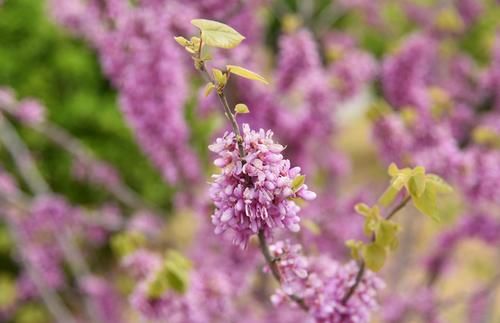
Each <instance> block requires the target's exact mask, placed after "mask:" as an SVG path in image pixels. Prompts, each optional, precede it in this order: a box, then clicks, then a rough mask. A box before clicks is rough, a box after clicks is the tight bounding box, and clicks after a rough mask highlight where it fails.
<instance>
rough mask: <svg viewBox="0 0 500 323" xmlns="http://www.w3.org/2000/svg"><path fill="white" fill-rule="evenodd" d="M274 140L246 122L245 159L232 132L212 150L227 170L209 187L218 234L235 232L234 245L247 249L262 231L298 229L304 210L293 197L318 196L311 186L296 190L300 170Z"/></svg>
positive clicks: (226, 134)
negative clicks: (254, 237)
mask: <svg viewBox="0 0 500 323" xmlns="http://www.w3.org/2000/svg"><path fill="white" fill-rule="evenodd" d="M272 136H273V133H272V132H271V131H267V132H266V131H264V130H263V129H260V130H259V131H254V130H250V127H249V126H248V125H247V124H243V143H242V145H243V150H244V152H245V156H244V157H241V156H240V155H239V151H238V144H237V137H236V135H235V134H234V133H232V132H231V133H228V132H226V133H225V134H224V136H223V137H222V138H218V139H217V140H216V142H215V143H214V144H213V145H210V146H209V149H210V150H211V151H213V152H214V153H216V154H217V155H218V158H217V159H216V160H215V161H214V164H215V165H216V166H217V167H220V168H221V169H222V172H221V174H218V175H214V176H213V178H214V182H213V183H211V187H210V196H211V198H212V200H213V201H214V204H215V212H214V214H213V216H212V223H213V224H214V225H215V233H216V234H220V233H222V232H225V231H226V230H228V229H231V230H232V231H233V232H234V233H235V234H236V236H235V238H234V240H233V242H234V243H235V244H237V245H240V246H241V247H242V248H244V247H245V246H246V245H247V242H248V239H249V238H250V236H251V235H252V234H256V233H258V232H259V231H260V230H263V231H264V234H265V235H266V236H270V235H271V231H272V229H274V228H287V229H288V230H290V231H292V232H297V231H299V229H300V226H299V221H300V219H299V216H298V215H297V213H298V211H299V210H300V208H299V206H298V205H297V204H296V203H295V202H294V201H293V200H292V199H293V198H297V197H299V198H302V199H304V200H313V199H314V198H316V194H315V193H313V192H311V191H309V190H308V189H307V185H304V184H300V185H299V187H294V182H297V180H299V179H301V177H299V176H301V175H300V168H299V167H294V168H290V161H289V160H287V159H284V158H283V155H282V154H281V152H282V151H283V150H284V149H285V147H283V146H282V145H280V144H277V143H275V142H274V141H273V139H272Z"/></svg>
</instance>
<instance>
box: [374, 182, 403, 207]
mask: <svg viewBox="0 0 500 323" xmlns="http://www.w3.org/2000/svg"><path fill="white" fill-rule="evenodd" d="M399 191H400V190H398V189H396V188H394V187H393V186H392V185H391V186H389V187H388V188H387V189H386V190H385V192H384V193H383V194H382V196H381V197H380V198H379V199H378V202H379V203H380V204H381V205H382V206H389V205H390V204H391V203H392V201H394V199H395V198H396V196H398V193H399Z"/></svg>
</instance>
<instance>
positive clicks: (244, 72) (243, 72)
mask: <svg viewBox="0 0 500 323" xmlns="http://www.w3.org/2000/svg"><path fill="white" fill-rule="evenodd" d="M226 68H227V71H228V72H229V73H232V74H235V75H238V76H241V77H244V78H246V79H249V80H254V81H259V82H262V83H264V84H269V82H267V81H266V79H265V78H263V77H262V76H260V75H259V74H257V73H255V72H252V71H250V70H248V69H246V68H243V67H241V66H237V65H227V66H226Z"/></svg>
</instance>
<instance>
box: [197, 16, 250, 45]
mask: <svg viewBox="0 0 500 323" xmlns="http://www.w3.org/2000/svg"><path fill="white" fill-rule="evenodd" d="M191 23H192V24H193V25H194V26H196V27H198V28H199V29H200V32H201V39H202V41H203V43H204V44H205V45H208V46H212V47H220V48H234V47H236V46H238V45H239V44H240V43H241V41H242V40H243V39H245V37H244V36H243V35H241V34H240V33H239V32H237V31H236V30H234V29H233V28H232V27H229V26H228V25H225V24H223V23H220V22H218V21H213V20H206V19H193V20H191Z"/></svg>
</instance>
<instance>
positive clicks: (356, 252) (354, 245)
mask: <svg viewBox="0 0 500 323" xmlns="http://www.w3.org/2000/svg"><path fill="white" fill-rule="evenodd" d="M345 245H346V246H347V247H348V248H349V249H350V250H351V257H352V258H353V259H354V260H359V259H360V258H361V253H362V249H363V242H361V241H358V240H347V241H346V242H345Z"/></svg>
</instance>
